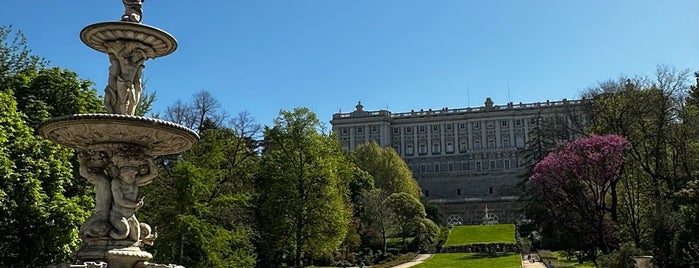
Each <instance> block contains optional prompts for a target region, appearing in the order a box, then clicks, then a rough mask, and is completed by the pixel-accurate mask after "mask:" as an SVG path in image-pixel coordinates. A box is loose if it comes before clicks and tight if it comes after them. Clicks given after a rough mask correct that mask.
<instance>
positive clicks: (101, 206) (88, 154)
mask: <svg viewBox="0 0 699 268" xmlns="http://www.w3.org/2000/svg"><path fill="white" fill-rule="evenodd" d="M78 162H79V164H80V175H81V176H83V177H84V178H85V179H87V181H89V182H90V183H92V184H94V185H95V212H94V214H93V215H92V216H91V217H90V218H89V219H87V220H86V221H85V223H83V225H82V226H80V231H79V235H80V237H81V238H86V237H106V236H107V235H108V232H109V230H110V229H111V225H110V224H109V211H110V207H111V203H112V191H111V186H110V184H111V179H110V178H109V176H108V175H107V173H106V167H107V163H108V160H107V157H106V155H105V154H104V153H103V152H94V151H82V152H80V153H79V154H78Z"/></svg>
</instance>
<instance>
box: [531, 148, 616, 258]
mask: <svg viewBox="0 0 699 268" xmlns="http://www.w3.org/2000/svg"><path fill="white" fill-rule="evenodd" d="M627 148H629V143H628V141H627V140H626V139H625V138H623V137H621V136H618V135H605V136H597V135H593V136H590V137H587V138H583V139H578V140H575V141H572V142H567V143H564V144H562V145H561V148H560V150H559V151H557V152H552V153H550V154H549V155H548V156H547V157H545V158H544V159H543V160H541V161H540V162H539V163H537V164H536V166H535V167H534V173H533V175H532V176H531V177H530V181H531V184H532V187H534V190H535V191H536V193H537V194H538V196H537V198H536V201H537V202H538V207H539V208H540V210H539V211H540V213H539V214H538V215H535V220H537V221H539V222H541V223H543V224H545V225H548V226H551V227H552V229H553V230H554V231H553V232H554V233H557V234H558V235H560V236H568V237H569V238H573V240H572V242H573V243H572V244H575V245H574V246H575V247H577V248H578V249H583V250H588V252H589V254H590V255H591V257H592V258H593V260H594V259H596V254H595V252H596V251H597V249H600V250H602V252H604V253H608V252H609V251H610V250H611V249H614V248H615V247H616V245H617V241H615V235H614V226H615V223H616V220H617V219H616V217H617V216H616V206H617V199H616V185H617V182H618V181H619V179H620V177H621V170H622V166H623V164H624V159H625V152H626V150H627Z"/></svg>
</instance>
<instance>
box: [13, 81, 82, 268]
mask: <svg viewBox="0 0 699 268" xmlns="http://www.w3.org/2000/svg"><path fill="white" fill-rule="evenodd" d="M16 108H17V103H16V102H15V100H14V98H13V96H12V91H4V92H3V91H0V237H1V239H0V252H3V254H1V255H0V266H4V267H12V266H32V267H37V266H42V265H47V264H50V263H58V262H62V261H66V260H68V258H69V254H70V252H71V251H72V250H73V249H75V248H76V247H77V245H78V232H77V227H78V225H79V224H80V223H81V222H82V221H84V219H85V218H86V217H87V216H88V214H89V210H88V208H89V206H88V204H89V203H90V201H91V199H90V198H89V197H88V196H84V195H82V196H72V197H71V196H66V195H64V191H65V189H64V187H65V186H67V185H68V184H70V182H71V180H72V179H73V174H72V172H71V165H70V162H69V159H70V157H71V156H72V152H71V151H70V150H67V149H64V148H61V147H60V146H58V145H55V144H52V143H50V142H48V141H46V140H43V139H41V138H38V137H36V136H34V135H33V134H32V132H33V130H32V129H31V128H30V127H29V126H27V124H26V123H25V121H24V120H23V115H22V114H21V113H20V112H19V111H17V109H16Z"/></svg>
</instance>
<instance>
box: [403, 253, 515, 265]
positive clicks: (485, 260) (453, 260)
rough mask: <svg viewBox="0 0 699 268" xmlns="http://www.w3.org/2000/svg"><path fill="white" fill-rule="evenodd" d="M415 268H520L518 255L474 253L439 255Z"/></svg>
mask: <svg viewBox="0 0 699 268" xmlns="http://www.w3.org/2000/svg"><path fill="white" fill-rule="evenodd" d="M413 267H415V268H433V267H435V268H436V267H439V268H481V267H500V268H519V267H522V262H521V257H520V255H519V254H511V253H510V254H497V255H488V254H474V253H439V254H435V255H434V256H432V258H430V259H428V260H427V261H425V262H423V263H421V264H418V265H416V266H413Z"/></svg>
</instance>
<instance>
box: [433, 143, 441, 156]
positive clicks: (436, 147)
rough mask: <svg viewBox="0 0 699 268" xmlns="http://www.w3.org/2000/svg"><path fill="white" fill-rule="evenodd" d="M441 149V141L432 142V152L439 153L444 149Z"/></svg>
mask: <svg viewBox="0 0 699 268" xmlns="http://www.w3.org/2000/svg"><path fill="white" fill-rule="evenodd" d="M441 149H442V148H441V146H440V144H439V142H434V143H432V153H433V154H439V153H440V152H441V151H442V150H441Z"/></svg>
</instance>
